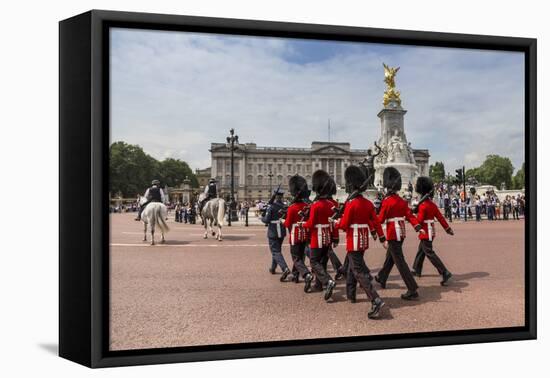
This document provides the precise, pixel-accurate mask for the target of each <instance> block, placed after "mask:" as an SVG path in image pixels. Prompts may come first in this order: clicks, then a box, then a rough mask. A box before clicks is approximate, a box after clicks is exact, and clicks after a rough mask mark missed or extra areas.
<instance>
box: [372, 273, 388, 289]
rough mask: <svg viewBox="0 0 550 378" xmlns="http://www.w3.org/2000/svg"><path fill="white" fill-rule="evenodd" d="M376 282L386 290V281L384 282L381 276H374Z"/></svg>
mask: <svg viewBox="0 0 550 378" xmlns="http://www.w3.org/2000/svg"><path fill="white" fill-rule="evenodd" d="M374 280H375V281H376V282H378V283H379V284H380V287H381V288H382V289H385V288H386V281H382V280H381V279H380V277H379V276H374Z"/></svg>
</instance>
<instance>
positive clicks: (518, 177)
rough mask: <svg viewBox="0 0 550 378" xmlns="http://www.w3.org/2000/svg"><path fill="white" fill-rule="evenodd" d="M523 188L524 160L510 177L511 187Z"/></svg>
mask: <svg viewBox="0 0 550 378" xmlns="http://www.w3.org/2000/svg"><path fill="white" fill-rule="evenodd" d="M523 188H525V162H524V163H523V164H522V165H521V169H519V170H518V171H517V172H516V174H515V176H514V177H513V178H512V189H523Z"/></svg>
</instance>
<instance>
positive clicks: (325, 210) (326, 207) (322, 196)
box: [303, 170, 410, 300]
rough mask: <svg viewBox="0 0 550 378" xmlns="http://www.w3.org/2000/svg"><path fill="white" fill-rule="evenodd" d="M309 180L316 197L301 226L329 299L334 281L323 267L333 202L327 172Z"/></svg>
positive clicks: (318, 275) (326, 298) (315, 175)
mask: <svg viewBox="0 0 550 378" xmlns="http://www.w3.org/2000/svg"><path fill="white" fill-rule="evenodd" d="M311 181H312V189H313V191H314V192H316V193H317V195H318V199H317V201H315V202H313V204H311V207H310V209H309V218H308V219H307V221H305V222H304V223H303V227H304V228H305V229H306V230H308V231H309V233H310V247H311V256H310V259H309V260H310V264H311V270H313V273H315V276H316V277H317V279H318V280H319V281H320V282H321V285H322V286H323V287H325V300H329V299H330V297H331V296H332V291H333V290H334V287H335V286H336V282H334V280H333V279H332V277H331V276H330V274H328V273H327V271H326V268H325V267H326V263H327V261H328V250H329V248H330V246H331V244H332V225H331V223H330V221H329V217H331V216H332V214H333V210H332V208H333V204H332V202H330V201H329V200H328V197H329V196H330V192H331V188H330V176H329V175H328V173H327V172H325V171H323V170H318V171H315V172H314V173H313V176H312V178H311ZM409 274H410V272H409Z"/></svg>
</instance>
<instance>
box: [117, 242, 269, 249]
mask: <svg viewBox="0 0 550 378" xmlns="http://www.w3.org/2000/svg"><path fill="white" fill-rule="evenodd" d="M157 243H159V244H155V247H164V248H169V247H175V248H182V247H191V248H200V247H268V246H269V245H268V244H225V243H223V242H219V243H218V244H160V242H157ZM110 246H111V247H149V246H150V245H149V244H147V242H144V243H143V244H125V243H111V244H110Z"/></svg>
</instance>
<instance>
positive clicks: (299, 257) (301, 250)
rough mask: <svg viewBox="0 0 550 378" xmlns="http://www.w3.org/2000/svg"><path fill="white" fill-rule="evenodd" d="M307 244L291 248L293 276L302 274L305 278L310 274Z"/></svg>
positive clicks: (299, 244) (295, 245)
mask: <svg viewBox="0 0 550 378" xmlns="http://www.w3.org/2000/svg"><path fill="white" fill-rule="evenodd" d="M306 244H307V243H306V242H304V243H298V244H294V245H291V246H290V255H291V256H292V264H293V266H292V274H296V273H298V274H300V275H301V276H302V277H305V276H306V275H308V274H309V273H310V271H309V269H308V268H307V266H306V263H305V259H306Z"/></svg>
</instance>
